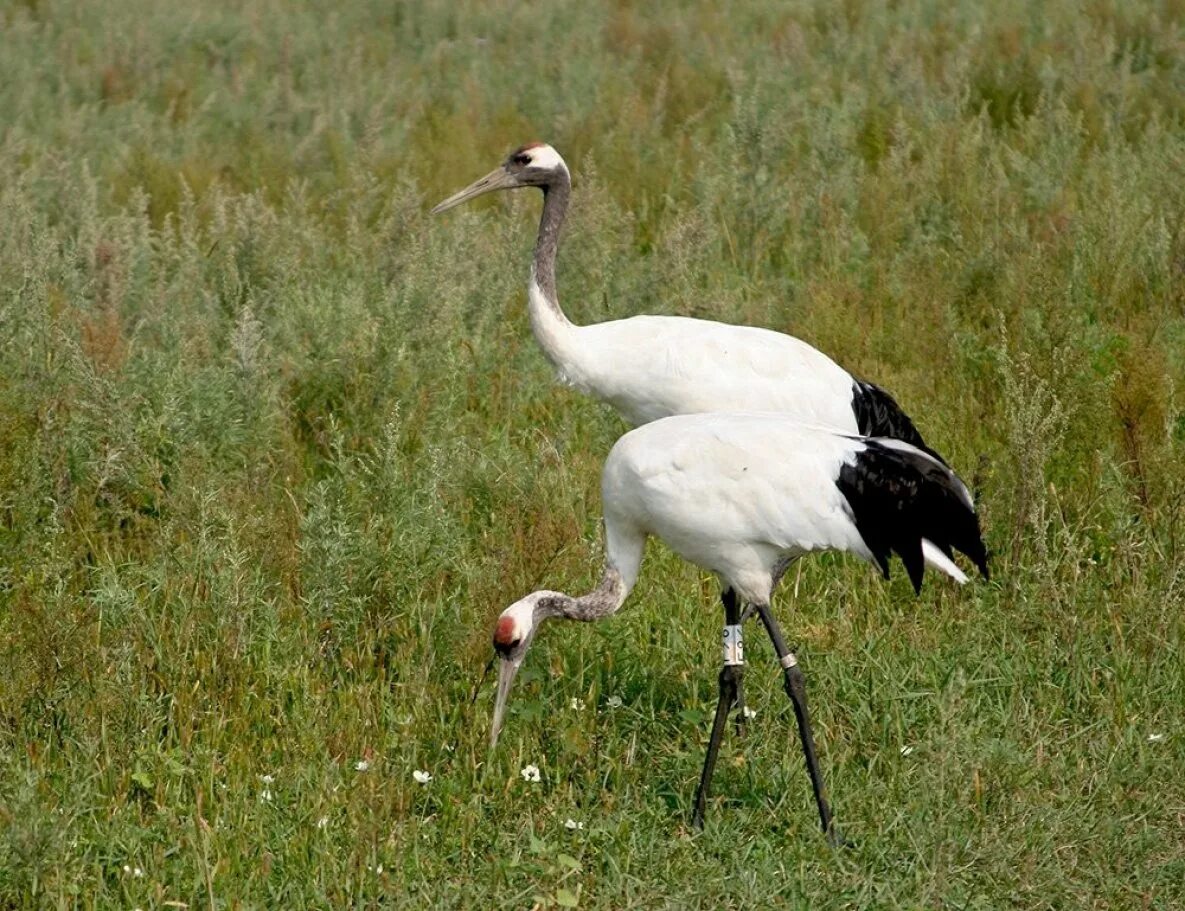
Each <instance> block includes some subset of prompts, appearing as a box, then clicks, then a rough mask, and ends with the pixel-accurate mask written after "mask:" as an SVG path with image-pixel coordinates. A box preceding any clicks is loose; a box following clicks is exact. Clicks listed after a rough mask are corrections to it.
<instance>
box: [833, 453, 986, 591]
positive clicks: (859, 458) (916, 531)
mask: <svg viewBox="0 0 1185 911" xmlns="http://www.w3.org/2000/svg"><path fill="white" fill-rule="evenodd" d="M860 445H861V448H860V449H859V450H857V452H856V454H855V457H854V458H853V460H852V461H851V462H850V463H847V464H845V465H844V466H843V467H842V468H841V469H840V472H839V477H838V478H837V479H836V486H837V487H838V488H839V490H840V492H841V493H842V494H843V495H844V498H845V499H846V500H847V502H848V507H849V508H850V510H851V514H852V519H853V521H854V522H855V523H856V530H857V531H858V532H859V533H860V537H861V538H863V539H864V544H865V545H866V546H867V548H868V550H869V552H870V553H871V554H872V558H873V560H874V561H875V562H876V564H877V566H879V567H880V570H881V572H882V573H883V574H884V576H885V578H888V576H889V557H890V555H891V554H893V553H896V554H897V555H898V556H899V557H900V558H901V562H902V563H903V564H905V571H906V573H908V575H909V581H910V582H912V583H913V587H914V590H915V591H921V588H922V574H923V572H924V570H925V564H926V563H929V564H930V565H931V566H933V567H934V568H935V569H939V570H942V571H943V572H945V573H946V574H947V575H949V576H951V577H952V578H954V579H956V580H957V581H959V582H964V581H966V578H967V577H966V575H965V574H964V573H963V572H962V570H960V569H959V568H958V566H956V565H955V562H954V559H953V557H954V551H956V550H957V551H960V552H962V553H964V554H966V555H967V556H968V557H970V559H971V562H972V563H974V564H975V566H976V568H978V569H979V571H980V573H981V574H982V575H983V577H984V578H985V579H987V578H989V573H988V564H987V548H986V547H984V544H983V537H982V536H981V534H980V531H979V517H978V516H977V515H976V514H975V507H974V504H973V503H972V501H971V496H970V494H969V493H968V492H967V487H966V485H964V484H963V482H962V481H961V480H959V478H958V476H957V475H956V474H955V473H954V472H953V471H951V470H950V469H949V468H948V467H947V466H946V465H945V464H944V463H943V462H941V461H940V460H938V459H937V457H936V456H934V455H932V454H931V453H929V452H928V451H924V450H921V449H918V448H916V447H914V446H911V445H909V444H907V443H903V442H901V441H900V440H896V439H893V440H885V439H865V440H862V441H860Z"/></svg>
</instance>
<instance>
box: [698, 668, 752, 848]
mask: <svg viewBox="0 0 1185 911" xmlns="http://www.w3.org/2000/svg"><path fill="white" fill-rule="evenodd" d="M742 673H744V670H743V668H742V667H741V665H739V664H726V665H724V667H722V668H721V669H720V700H719V701H718V702H717V703H716V717H715V719H714V720H713V721H712V736H711V738H710V739H709V740H708V755H707V756H705V757H704V771H703V773H702V774H701V775H700V779H699V788H698V789H697V790H696V792H695V811H694V812H693V813H692V815H691V824H692V825H693V826H695V828H697V829H702V828H703V827H704V808H705V806H706V804H707V801H708V791H709V789H710V788H711V786H712V773H713V772H715V771H716V756H717V754H718V753H719V752H720V741H721V740H722V739H723V738H724V728H725V726H726V725H727V724H728V710H729V709H731V708H732V706H733V704H734V703H735V702H736V698H737V680H738V679H739V678H740V676H741V674H742Z"/></svg>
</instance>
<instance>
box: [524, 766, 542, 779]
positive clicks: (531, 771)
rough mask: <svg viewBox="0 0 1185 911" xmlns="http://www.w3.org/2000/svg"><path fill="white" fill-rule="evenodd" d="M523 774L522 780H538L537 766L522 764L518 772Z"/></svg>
mask: <svg viewBox="0 0 1185 911" xmlns="http://www.w3.org/2000/svg"><path fill="white" fill-rule="evenodd" d="M519 774H520V775H522V776H523V781H538V780H539V766H537V765H528V766H523V770H522V771H521V772H519Z"/></svg>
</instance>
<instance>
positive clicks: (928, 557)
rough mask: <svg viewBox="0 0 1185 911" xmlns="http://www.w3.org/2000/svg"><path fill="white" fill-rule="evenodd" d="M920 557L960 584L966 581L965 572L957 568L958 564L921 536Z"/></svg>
mask: <svg viewBox="0 0 1185 911" xmlns="http://www.w3.org/2000/svg"><path fill="white" fill-rule="evenodd" d="M922 559H923V560H925V561H926V564H927V565H928V566H933V567H934V568H935V569H937V570H939V571H940V572H944V573H946V574H947V575H948V576H950V577H951V578H952V579H954V580H955V581H956V582H958V583H959V584H960V585H963V584H964V583H965V582H966V581H967V574H966V573H965V572H963V571H962V570H961V569H959V567H958V564H957V563H955V561H954V560H952V559H951V558H950V557H948V556H947V555H946V554H944V553H943V552H942V551H940V550H939V549H938V548H937V547H935V546H934V542H933V541H929V540H927V539H926V538H922Z"/></svg>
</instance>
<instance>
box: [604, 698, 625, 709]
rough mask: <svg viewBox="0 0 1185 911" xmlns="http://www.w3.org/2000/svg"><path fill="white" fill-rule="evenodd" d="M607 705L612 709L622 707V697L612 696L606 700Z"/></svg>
mask: <svg viewBox="0 0 1185 911" xmlns="http://www.w3.org/2000/svg"><path fill="white" fill-rule="evenodd" d="M605 705H607V706H609V708H611V709H619V708H621V697H620V696H610V697H609V698H608V699H606V700H605Z"/></svg>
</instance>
